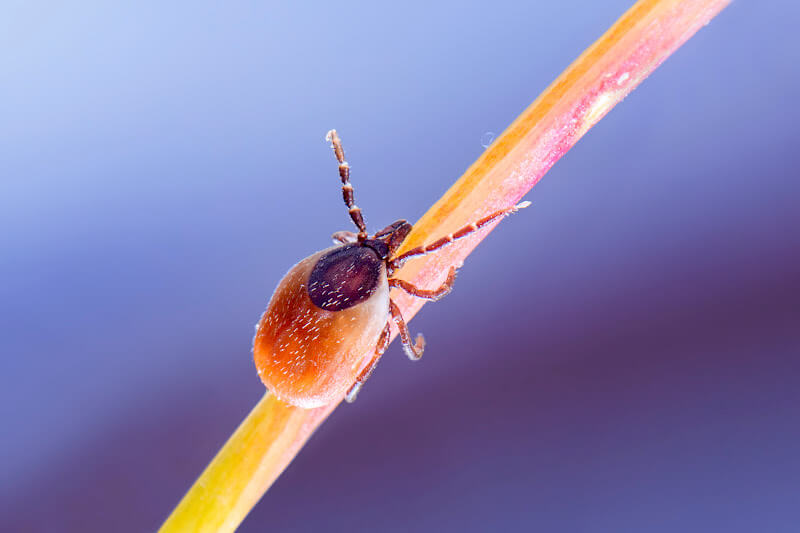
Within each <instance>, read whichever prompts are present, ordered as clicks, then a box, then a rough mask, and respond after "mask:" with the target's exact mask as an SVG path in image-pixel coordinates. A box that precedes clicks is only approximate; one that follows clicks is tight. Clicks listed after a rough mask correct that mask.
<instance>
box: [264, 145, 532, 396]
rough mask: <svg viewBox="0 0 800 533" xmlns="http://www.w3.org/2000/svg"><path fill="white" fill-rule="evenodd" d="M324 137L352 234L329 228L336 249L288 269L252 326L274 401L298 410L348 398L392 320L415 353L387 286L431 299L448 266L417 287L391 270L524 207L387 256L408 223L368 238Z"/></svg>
mask: <svg viewBox="0 0 800 533" xmlns="http://www.w3.org/2000/svg"><path fill="white" fill-rule="evenodd" d="M326 139H327V140H329V141H331V144H332V147H333V150H334V154H335V155H336V159H337V160H338V162H339V176H340V177H341V179H342V196H343V198H344V201H345V204H346V205H347V207H348V209H349V212H350V217H351V218H352V219H353V222H354V223H355V225H356V227H357V228H358V230H359V232H358V233H357V234H355V233H351V232H349V231H339V232H336V233H334V234H333V239H334V241H335V242H337V243H339V244H338V245H337V246H334V247H332V248H328V249H327V250H322V251H320V252H317V253H315V254H313V255H311V256H309V257H307V258H305V259H303V260H302V261H300V262H299V263H297V264H296V265H295V266H293V267H292V268H291V270H289V272H288V273H287V274H286V276H284V278H283V279H282V280H281V281H280V283H279V284H278V287H277V288H276V289H275V293H274V294H273V295H272V299H271V300H270V302H269V305H268V306H267V310H266V311H265V312H264V315H263V316H262V317H261V320H260V321H259V323H258V326H257V331H256V337H255V340H254V346H253V355H254V358H255V363H256V367H257V368H258V374H259V376H260V377H261V381H263V382H264V385H266V386H267V388H269V390H270V391H271V392H272V393H273V394H275V395H276V396H277V397H278V398H280V399H281V400H283V401H285V402H287V403H290V404H293V405H297V406H299V407H304V408H312V407H319V406H322V405H326V404H328V403H330V402H333V401H337V400H339V399H341V398H342V397H345V399H346V400H347V401H349V402H352V401H353V400H354V399H355V397H356V395H357V394H358V391H359V390H360V388H361V386H362V385H363V384H364V382H365V381H366V380H367V378H368V377H369V375H370V374H371V373H372V371H373V370H374V368H375V366H376V364H377V362H378V360H379V359H380V356H381V355H382V354H383V352H384V351H385V350H386V347H387V346H388V345H389V339H390V334H391V323H392V321H394V322H395V324H396V325H397V328H398V330H399V333H400V339H401V341H402V343H403V348H404V350H405V351H406V354H407V355H408V356H409V358H411V359H412V360H417V359H419V358H420V357H421V356H422V351H423V348H424V345H425V342H424V339H423V338H422V336H421V335H418V336H417V338H416V340H415V341H414V342H413V343H412V342H411V336H410V335H409V333H408V328H407V327H406V323H405V321H404V320H403V317H402V315H401V314H400V310H399V309H398V307H397V306H396V305H395V304H394V302H393V301H392V300H391V298H390V297H389V289H390V288H391V287H396V288H399V289H402V290H404V291H406V292H408V293H409V294H412V295H414V296H417V297H419V298H425V299H429V300H437V299H439V298H441V297H442V296H444V295H446V294H447V293H448V292H450V290H451V289H452V287H453V282H454V281H455V269H454V268H451V269H450V272H449V275H448V276H447V280H446V281H445V282H444V284H442V286H441V287H439V288H437V289H434V290H423V289H418V288H417V287H415V286H414V285H412V284H410V283H408V282H406V281H403V280H400V279H397V278H394V277H392V276H393V274H394V272H395V270H397V268H399V267H400V266H401V265H402V264H403V263H404V262H405V261H406V260H408V259H410V258H412V257H416V256H420V255H425V254H427V253H430V252H434V251H436V250H438V249H440V248H442V247H443V246H446V245H448V244H450V243H451V242H453V241H455V240H458V239H460V238H463V237H466V236H467V235H469V234H471V233H473V232H475V231H478V230H479V229H480V228H482V227H484V226H486V225H487V224H489V223H491V222H493V221H495V220H497V219H499V218H501V217H503V216H505V215H507V214H508V213H511V212H513V211H516V210H517V209H519V208H522V207H527V205H529V204H528V202H523V203H521V204H519V205H516V206H514V207H511V208H509V209H504V210H501V211H497V212H495V213H492V214H491V215H489V216H486V217H484V218H482V219H480V220H478V221H477V222H475V223H473V224H470V225H468V226H466V227H464V228H462V229H461V230H459V231H457V232H455V233H453V234H451V235H448V236H446V237H443V238H441V239H439V240H437V241H435V242H433V243H431V244H429V245H427V246H421V247H418V248H414V249H412V250H409V251H408V252H406V253H404V254H402V255H399V256H395V252H396V251H397V249H398V248H399V247H400V245H401V244H402V243H403V241H404V240H405V238H406V236H407V235H408V233H409V232H410V231H411V224H409V223H408V222H406V221H405V220H398V221H397V222H395V223H394V224H391V225H390V226H388V227H386V228H384V229H383V230H381V231H379V232H377V233H376V234H374V235H373V236H372V237H369V235H368V234H367V230H366V225H365V224H364V219H363V217H362V215H361V210H360V209H359V208H358V206H356V205H355V203H354V198H353V186H352V185H351V184H350V166H349V165H348V164H347V162H346V161H345V160H344V151H343V150H342V146H341V142H340V140H339V137H338V135H337V134H336V131H335V130H332V131H330V132H329V133H328V136H327V137H326ZM370 353H372V359H371V361H370V363H369V364H368V365H367V366H366V368H365V369H364V370H363V371H361V370H360V369H361V367H362V365H363V361H364V357H365V356H366V354H370Z"/></svg>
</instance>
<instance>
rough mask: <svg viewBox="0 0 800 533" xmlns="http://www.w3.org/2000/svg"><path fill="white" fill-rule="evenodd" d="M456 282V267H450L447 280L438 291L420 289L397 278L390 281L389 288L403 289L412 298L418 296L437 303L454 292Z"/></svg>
mask: <svg viewBox="0 0 800 533" xmlns="http://www.w3.org/2000/svg"><path fill="white" fill-rule="evenodd" d="M455 281H456V269H455V267H450V272H449V273H448V274H447V279H446V280H445V282H444V283H442V286H441V287H439V288H438V289H433V290H430V291H429V290H425V289H419V288H417V287H416V286H415V285H412V284H411V283H409V282H407V281H405V280H402V279H397V278H391V279H390V280H389V287H397V288H398V289H403V290H404V291H406V292H407V293H408V294H410V295H411V296H416V297H417V298H424V299H425V300H432V301H434V302H435V301H436V300H439V299H440V298H443V297H445V296H447V294H448V293H449V292H450V291H451V290H453V283H454V282H455Z"/></svg>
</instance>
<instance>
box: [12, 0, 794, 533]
mask: <svg viewBox="0 0 800 533" xmlns="http://www.w3.org/2000/svg"><path fill="white" fill-rule="evenodd" d="M125 4H126V3H118V2H114V3H109V2H81V3H77V4H76V5H67V4H59V3H52V2H35V1H28V2H17V1H11V2H5V3H4V4H3V6H2V7H0V328H1V330H0V380H2V387H0V417H2V428H3V429H2V438H0V471H1V472H2V473H1V474H0V530H2V531H9V532H11V531H13V532H17V531H26V532H27V531H33V532H39V531H42V532H51V531H66V532H73V531H74V532H95V531H96V532H108V531H114V532H128V531H130V532H142V531H152V530H154V529H156V528H157V527H158V525H159V524H160V523H161V521H162V520H163V519H164V518H165V517H166V516H167V514H168V513H169V512H170V510H171V509H172V508H173V506H174V505H175V504H176V503H177V502H178V500H179V498H180V497H181V496H182V494H183V493H184V491H185V490H186V489H187V488H188V487H189V485H190V484H191V482H192V481H193V480H194V479H195V477H196V476H197V475H198V474H199V473H200V471H201V470H202V469H203V467H204V466H205V465H206V464H207V462H208V461H209V460H210V458H211V457H212V456H213V455H214V453H215V452H216V451H217V449H218V448H219V446H220V445H221V444H222V443H223V442H224V440H225V439H226V438H227V436H228V435H229V434H230V433H231V431H232V430H233V429H234V428H235V427H236V425H237V424H238V423H239V422H240V421H241V419H242V418H243V417H244V416H245V414H246V413H247V412H248V410H249V409H250V408H251V407H252V406H253V405H254V404H255V403H256V401H257V400H258V399H259V397H260V396H261V395H262V394H263V387H262V385H261V384H260V382H259V380H258V378H257V376H256V373H255V371H254V368H253V363H252V360H251V354H250V344H251V339H252V336H253V324H254V323H255V322H256V320H257V319H258V317H259V316H260V314H261V312H262V310H263V309H264V307H265V305H266V303H267V301H268V299H269V296H270V294H271V292H272V290H273V288H274V287H275V285H276V284H277V282H278V280H279V279H280V278H281V276H282V275H283V274H284V273H285V272H286V270H287V269H288V268H289V267H290V266H291V265H292V264H293V263H294V262H295V261H297V260H299V259H300V258H302V257H304V256H306V255H309V254H310V253H312V252H314V251H316V250H318V249H320V248H323V247H325V246H328V243H329V242H330V241H329V236H330V234H331V233H332V232H333V231H335V230H339V229H350V227H349V225H350V223H349V220H348V217H347V215H346V212H345V209H344V207H343V206H342V205H341V199H340V193H339V185H338V184H337V183H338V178H337V176H336V167H335V164H334V161H333V157H332V155H331V153H330V150H329V148H328V146H327V145H326V144H325V143H324V142H323V136H324V134H325V132H326V131H327V130H328V129H330V128H332V127H336V128H337V129H338V130H339V132H340V133H341V135H342V138H343V141H344V144H345V148H346V149H347V150H348V158H349V160H350V162H351V164H352V168H353V182H354V184H355V187H356V197H357V200H358V204H359V205H360V206H362V207H363V209H364V214H365V217H366V220H367V223H368V225H369V227H370V228H371V229H373V230H375V229H379V228H381V227H383V226H384V225H386V224H388V223H389V222H392V221H393V220H396V219H397V218H401V217H404V218H408V219H409V220H412V221H413V220H416V219H417V218H418V217H419V216H420V215H421V214H422V213H423V212H424V211H425V210H426V209H427V208H428V206H430V205H431V204H432V203H433V202H434V201H435V200H436V199H437V198H438V197H439V196H440V195H441V194H442V193H443V192H444V191H445V190H446V189H447V187H448V186H449V185H450V184H451V183H452V182H453V181H454V180H455V178H456V177H458V176H459V175H460V173H461V172H462V171H463V170H464V169H465V168H466V167H467V166H468V165H469V164H470V163H471V162H472V161H473V160H474V159H475V158H476V157H477V156H478V155H479V154H480V152H481V150H482V149H483V148H482V146H481V144H480V141H481V137H482V136H483V135H484V133H485V132H487V131H494V132H500V131H502V130H503V129H504V128H505V126H506V125H508V124H509V123H510V122H511V120H513V119H514V117H516V115H517V114H518V113H519V112H520V111H521V110H522V109H524V108H525V107H526V106H527V105H528V104H529V103H530V102H531V101H532V100H533V99H534V98H535V97H536V95H537V94H538V93H539V92H540V91H541V90H543V89H544V88H545V87H546V86H547V85H548V84H549V83H550V81H552V80H553V79H554V78H555V76H557V75H558V74H559V72H561V71H562V70H563V69H564V68H565V67H566V66H567V65H568V64H569V62H571V61H572V60H573V59H574V58H575V57H577V55H578V54H579V53H580V52H581V51H582V50H583V49H584V48H585V47H586V46H588V45H589V44H591V42H592V41H594V40H595V39H596V38H597V37H599V36H600V35H601V34H602V33H603V32H604V31H605V30H606V29H607V28H608V27H609V26H610V25H611V24H612V23H613V21H614V20H615V19H616V18H617V17H618V16H619V15H620V14H621V13H622V12H623V11H624V10H625V9H626V8H627V7H628V6H629V5H630V4H631V1H630V0H607V1H604V2H587V1H579V0H563V1H561V2H522V1H520V2H503V1H497V2H491V3H490V2H486V1H483V2H457V3H429V2H418V1H409V2H403V3H399V4H392V5H388V4H385V3H371V4H366V3H365V4H360V3H346V2H345V3H331V2H326V3H318V4H313V5H311V4H307V3H299V2H298V3H294V4H293V5H291V6H289V5H268V4H269V3H265V4H264V5H259V4H257V3H251V2H239V3H232V2H231V3H224V4H223V3H212V2H182V3H164V2H134V3H127V4H130V5H125ZM272 4H277V3H272ZM287 4H288V3H287ZM799 16H800V7H798V4H797V3H795V2H789V1H788V0H787V1H774V2H744V1H739V2H734V4H733V5H732V6H731V7H729V8H728V9H727V10H726V11H724V12H723V13H722V14H721V16H719V17H718V18H717V19H716V20H715V21H714V22H712V24H710V25H709V26H708V27H707V28H704V29H703V30H701V31H700V33H699V34H698V35H696V36H695V37H694V38H693V39H692V40H691V41H690V42H689V43H688V44H687V45H686V46H684V47H683V48H681V49H680V50H679V51H678V52H677V53H676V54H675V55H674V56H673V57H671V58H670V59H669V60H668V61H667V62H666V63H665V64H664V65H663V66H662V67H661V68H659V69H658V70H657V71H656V72H655V74H654V75H653V76H652V77H651V78H649V79H648V80H646V81H645V82H644V83H643V85H642V86H641V87H640V88H639V89H637V90H636V91H634V93H633V94H631V95H630V96H629V97H628V98H627V99H626V100H625V101H624V102H623V103H622V104H620V105H619V106H618V107H617V108H616V109H614V110H613V111H612V112H611V113H610V114H609V115H608V116H607V117H606V118H605V119H603V120H602V121H601V122H600V123H599V124H598V125H597V126H596V127H595V128H594V129H593V130H591V131H590V132H589V133H588V134H587V135H586V137H584V139H582V140H581V141H580V142H579V143H578V145H577V146H576V147H575V148H574V149H573V150H572V151H570V152H569V153H568V154H567V155H566V156H565V157H564V158H563V159H562V160H561V161H559V162H558V163H557V164H556V166H555V167H554V168H553V169H552V170H551V172H550V173H549V174H548V175H547V176H546V177H545V178H544V180H543V181H542V182H541V183H540V184H539V185H538V186H537V187H535V189H534V190H533V191H532V192H531V193H530V194H529V195H528V196H527V199H529V200H531V201H532V202H533V206H532V207H531V208H529V209H527V210H525V211H523V212H521V213H520V214H518V215H515V216H514V217H512V218H510V219H508V220H507V221H506V222H504V223H503V224H501V226H500V227H499V228H498V230H497V231H495V232H494V233H493V234H492V235H491V236H490V237H489V238H488V239H487V240H486V241H485V242H484V243H483V244H482V245H481V246H479V247H478V249H477V250H476V251H475V253H474V254H473V255H472V256H470V258H469V260H468V261H467V262H466V265H465V266H464V268H463V269H462V270H461V273H460V275H459V278H458V280H457V284H456V290H455V291H454V292H453V293H452V294H451V295H450V296H448V297H447V298H446V299H444V300H442V301H441V302H439V303H436V304H433V305H428V306H426V307H425V308H424V310H423V311H422V312H421V313H420V315H419V316H418V317H417V318H416V319H415V320H414V321H413V322H412V324H411V326H412V330H413V331H414V332H416V331H422V332H424V333H425V335H426V338H427V340H428V351H427V352H426V355H425V357H424V358H423V360H422V361H421V362H419V363H416V364H412V363H410V362H409V361H408V360H407V359H406V357H405V356H404V355H403V353H402V351H401V350H400V348H399V346H398V345H396V344H395V345H392V347H391V348H390V349H389V351H388V353H387V356H386V357H385V358H384V360H383V362H382V363H381V365H380V366H379V368H378V370H377V372H376V373H375V375H374V377H373V378H372V379H371V380H370V382H369V383H368V384H367V386H366V387H365V389H364V391H363V393H362V394H361V396H360V398H359V401H358V402H356V403H355V404H354V405H352V406H344V407H342V408H340V409H338V410H337V411H336V412H335V413H334V414H333V415H332V417H331V419H330V420H328V422H327V423H326V424H324V425H323V426H322V428H321V429H320V430H319V431H318V432H317V433H316V435H315V436H314V437H313V438H312V439H311V441H310V442H309V444H308V445H307V446H306V448H305V449H304V450H303V451H302V453H301V454H300V455H299V456H298V458H297V459H296V460H295V461H294V462H293V463H292V464H291V466H290V467H289V468H288V469H287V470H286V472H285V473H284V474H283V476H282V477H281V478H280V479H279V480H278V482H277V483H276V484H275V486H274V487H273V488H272V489H271V490H270V492H269V493H268V495H267V497H265V498H264V500H263V501H262V502H261V503H260V504H259V505H258V506H257V507H256V508H255V509H254V511H253V512H252V513H251V515H250V516H249V517H248V518H247V520H246V521H245V522H244V524H243V526H242V528H241V531H244V532H256V531H267V530H269V531H298V532H303V531H309V532H310V531H323V530H324V531H348V532H353V531H390V532H393V531H459V532H465V531H476V532H479V531H481V532H482V531H616V532H674V531H692V532H694V531H697V532H707V531H726V532H732V531H736V532H738V531H741V532H752V531H771V532H783V531H785V532H789V531H792V532H794V531H797V527H798V523H800V454H798V445H797V443H798V441H799V440H800V231H799V229H800V209H798V198H800V180H798V170H799V169H800V150H798V142H797V140H798V124H800V112H799V111H798V107H797V104H796V99H797V96H798V94H800V69H798V64H800V44H798V38H797V25H798V20H800V17H799Z"/></svg>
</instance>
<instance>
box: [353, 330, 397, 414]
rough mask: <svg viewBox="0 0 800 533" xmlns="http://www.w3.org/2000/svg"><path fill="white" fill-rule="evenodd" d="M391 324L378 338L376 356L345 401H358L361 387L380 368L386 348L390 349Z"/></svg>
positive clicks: (362, 372)
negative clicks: (379, 362)
mask: <svg viewBox="0 0 800 533" xmlns="http://www.w3.org/2000/svg"><path fill="white" fill-rule="evenodd" d="M391 331H392V329H391V322H390V321H389V320H387V321H386V325H385V326H384V327H383V331H382V332H381V336H380V337H378V344H377V345H376V346H375V355H373V356H372V361H370V362H369V365H367V367H366V368H365V369H364V370H362V371H361V374H359V375H358V378H356V382H355V383H354V384H353V386H352V387H350V390H349V391H347V394H345V396H344V400H345V401H346V402H347V403H353V402H354V401H356V396H358V393H359V391H360V390H361V387H363V386H364V382H365V381H367V380H368V379H369V377H370V376H371V375H372V372H373V371H374V370H375V367H376V366H378V361H380V359H381V356H382V355H383V352H385V351H386V348H388V347H389V336H390V333H391Z"/></svg>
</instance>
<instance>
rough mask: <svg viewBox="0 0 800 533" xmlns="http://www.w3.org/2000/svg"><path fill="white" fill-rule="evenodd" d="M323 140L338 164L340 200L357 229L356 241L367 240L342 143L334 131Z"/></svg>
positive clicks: (365, 227)
mask: <svg viewBox="0 0 800 533" xmlns="http://www.w3.org/2000/svg"><path fill="white" fill-rule="evenodd" d="M325 140H326V141H329V142H330V143H331V148H333V154H334V155H335V156H336V161H338V162H339V177H340V178H341V179H342V199H344V203H345V205H346V206H347V209H348V210H349V212H350V218H351V219H353V224H355V225H356V227H357V228H358V241H359V242H361V241H365V240H366V239H367V226H366V224H364V217H363V216H362V215H361V208H360V207H358V206H357V205H356V204H355V198H354V196H353V185H352V184H351V183H350V165H349V164H348V162H347V161H345V160H344V149H343V148H342V141H341V139H339V135H338V134H337V133H336V130H331V131H329V132H328V134H327V135H326V136H325Z"/></svg>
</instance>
